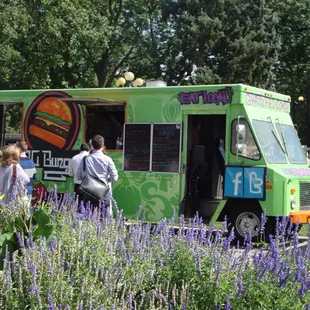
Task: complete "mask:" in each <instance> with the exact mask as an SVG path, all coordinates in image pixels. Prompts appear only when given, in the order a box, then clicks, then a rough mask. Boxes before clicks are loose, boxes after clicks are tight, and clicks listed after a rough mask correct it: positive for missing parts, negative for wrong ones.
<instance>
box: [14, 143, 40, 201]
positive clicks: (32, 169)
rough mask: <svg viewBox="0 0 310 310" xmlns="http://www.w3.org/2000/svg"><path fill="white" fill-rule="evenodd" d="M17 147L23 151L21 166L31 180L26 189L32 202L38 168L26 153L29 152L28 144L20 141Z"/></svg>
mask: <svg viewBox="0 0 310 310" xmlns="http://www.w3.org/2000/svg"><path fill="white" fill-rule="evenodd" d="M17 146H18V147H19V148H20V150H21V153H20V158H19V164H20V165H21V167H22V168H23V169H24V171H25V173H26V174H27V175H28V177H29V179H30V181H29V183H28V184H27V185H26V189H27V195H28V196H29V197H30V198H29V199H30V200H31V196H32V182H33V180H36V178H37V170H36V166H35V164H34V162H33V160H32V159H31V158H29V157H28V156H27V155H26V152H27V150H28V144H27V143H26V142H23V141H19V142H17Z"/></svg>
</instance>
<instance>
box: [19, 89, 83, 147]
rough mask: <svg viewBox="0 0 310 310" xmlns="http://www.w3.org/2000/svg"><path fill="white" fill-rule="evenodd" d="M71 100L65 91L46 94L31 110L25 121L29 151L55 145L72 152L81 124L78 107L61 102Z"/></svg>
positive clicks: (32, 105) (38, 99)
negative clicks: (63, 99)
mask: <svg viewBox="0 0 310 310" xmlns="http://www.w3.org/2000/svg"><path fill="white" fill-rule="evenodd" d="M62 98H70V96H68V95H67V94H65V93H63V92H45V93H43V94H42V95H40V96H39V97H38V98H36V99H35V100H34V101H33V103H32V104H31V106H30V107H29V109H28V111H27V114H26V118H25V139H26V142H27V143H28V145H29V146H30V148H32V149H34V148H35V149H37V148H38V149H39V148H42V147H44V146H45V147H47V146H48V145H50V146H53V147H55V148H57V149H65V150H70V149H71V148H72V145H73V144H74V142H75V140H76V138H77V136H78V133H79V125H80V111H79V107H78V105H77V104H74V103H72V102H68V103H67V102H65V101H62V100H61V99H62Z"/></svg>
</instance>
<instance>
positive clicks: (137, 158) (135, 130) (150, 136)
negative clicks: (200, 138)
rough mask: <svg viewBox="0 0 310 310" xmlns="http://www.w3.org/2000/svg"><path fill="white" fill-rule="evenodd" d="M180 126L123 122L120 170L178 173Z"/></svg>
mask: <svg viewBox="0 0 310 310" xmlns="http://www.w3.org/2000/svg"><path fill="white" fill-rule="evenodd" d="M181 129H182V127H181V124H179V123H156V124H151V123H127V124H125V132H124V137H125V139H124V165H123V166H124V167H123V168H124V170H125V171H145V172H146V171H147V172H159V173H160V172H161V173H179V172H180V155H181Z"/></svg>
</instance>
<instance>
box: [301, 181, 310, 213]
mask: <svg viewBox="0 0 310 310" xmlns="http://www.w3.org/2000/svg"><path fill="white" fill-rule="evenodd" d="M299 189H300V209H301V210H304V209H310V182H300V183H299Z"/></svg>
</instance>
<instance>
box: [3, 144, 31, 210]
mask: <svg viewBox="0 0 310 310" xmlns="http://www.w3.org/2000/svg"><path fill="white" fill-rule="evenodd" d="M20 152H21V151H20V148H19V147H18V146H17V145H10V146H8V147H6V148H5V150H4V152H3V155H2V160H1V164H0V195H3V194H4V197H3V199H2V200H1V202H2V203H5V204H8V203H10V202H11V201H14V200H15V199H16V197H17V194H20V195H21V196H23V195H24V194H26V193H23V191H24V190H25V191H26V189H25V186H26V185H27V184H28V183H29V182H30V179H29V177H28V175H27V174H26V173H25V171H24V169H23V168H22V167H21V166H20V165H19V164H18V162H19V156H20ZM14 165H16V184H15V186H14V177H13V176H14V174H13V173H14V168H13V167H14Z"/></svg>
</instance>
